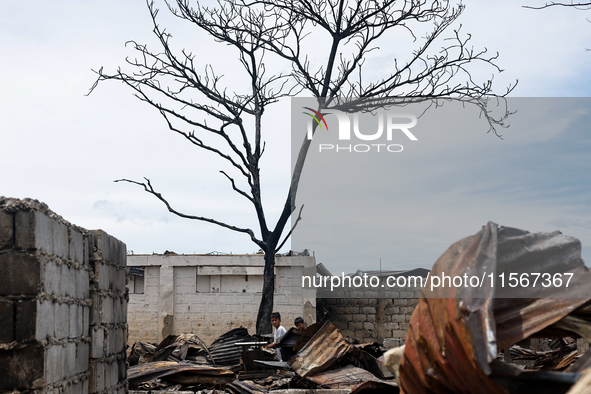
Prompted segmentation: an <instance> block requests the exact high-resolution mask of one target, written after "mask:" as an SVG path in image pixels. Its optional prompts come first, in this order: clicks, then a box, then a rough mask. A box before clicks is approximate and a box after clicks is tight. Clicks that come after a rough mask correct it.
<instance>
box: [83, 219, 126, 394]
mask: <svg viewBox="0 0 591 394" xmlns="http://www.w3.org/2000/svg"><path fill="white" fill-rule="evenodd" d="M89 239H91V240H92V246H93V253H92V254H91V257H90V266H91V267H92V270H93V275H92V276H91V280H90V296H91V298H92V309H91V316H90V337H91V341H92V342H91V343H92V347H91V349H90V366H89V368H90V379H91V383H92V384H91V387H90V393H97V394H122V393H125V392H126V391H127V382H126V379H127V367H126V359H125V355H126V354H125V351H126V346H127V293H126V287H125V285H126V277H127V275H126V266H127V256H126V255H127V249H126V247H125V244H124V243H123V242H121V241H119V240H118V239H116V238H114V237H112V236H110V235H109V234H107V233H106V232H104V231H102V230H95V231H91V232H90V236H89Z"/></svg>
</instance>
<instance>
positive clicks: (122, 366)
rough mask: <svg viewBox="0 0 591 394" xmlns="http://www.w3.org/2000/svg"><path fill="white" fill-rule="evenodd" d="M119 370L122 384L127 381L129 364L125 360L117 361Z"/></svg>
mask: <svg viewBox="0 0 591 394" xmlns="http://www.w3.org/2000/svg"><path fill="white" fill-rule="evenodd" d="M117 369H118V377H119V381H120V382H122V381H124V380H125V379H127V364H126V363H125V360H117Z"/></svg>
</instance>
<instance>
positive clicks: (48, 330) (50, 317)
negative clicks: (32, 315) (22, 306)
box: [35, 300, 56, 341]
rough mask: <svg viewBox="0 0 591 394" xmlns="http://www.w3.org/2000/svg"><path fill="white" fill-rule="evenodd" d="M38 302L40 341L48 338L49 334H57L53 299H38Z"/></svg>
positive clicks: (37, 331)
mask: <svg viewBox="0 0 591 394" xmlns="http://www.w3.org/2000/svg"><path fill="white" fill-rule="evenodd" d="M36 303H37V321H36V326H37V328H36V330H35V331H36V339H37V340H38V341H40V340H43V339H46V338H47V337H48V336H52V337H53V336H55V306H56V304H54V303H53V302H51V301H47V300H45V301H43V302H41V301H39V300H37V301H36Z"/></svg>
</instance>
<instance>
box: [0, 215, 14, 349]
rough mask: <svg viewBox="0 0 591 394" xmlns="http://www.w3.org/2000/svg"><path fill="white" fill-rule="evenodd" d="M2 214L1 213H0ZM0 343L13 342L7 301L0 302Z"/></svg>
mask: <svg viewBox="0 0 591 394" xmlns="http://www.w3.org/2000/svg"><path fill="white" fill-rule="evenodd" d="M0 212H3V211H0ZM0 321H2V324H0V343H9V342H12V341H14V339H15V333H14V321H15V310H14V304H13V303H12V301H9V300H0Z"/></svg>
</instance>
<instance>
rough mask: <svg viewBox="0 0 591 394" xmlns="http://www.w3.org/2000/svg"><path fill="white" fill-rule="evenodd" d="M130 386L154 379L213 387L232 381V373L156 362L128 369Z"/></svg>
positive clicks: (204, 367) (213, 368)
mask: <svg viewBox="0 0 591 394" xmlns="http://www.w3.org/2000/svg"><path fill="white" fill-rule="evenodd" d="M127 377H128V379H129V384H130V385H137V384H139V383H142V382H147V381H149V380H152V379H156V378H165V379H166V380H170V381H172V382H175V383H182V384H204V385H208V386H213V385H217V384H224V383H229V382H232V381H234V379H236V375H235V374H234V372H232V371H230V370H227V369H223V368H215V367H210V366H205V365H195V364H179V363H175V362H173V361H158V362H151V363H146V364H141V365H137V366H134V367H131V368H129V370H128V371H127Z"/></svg>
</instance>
